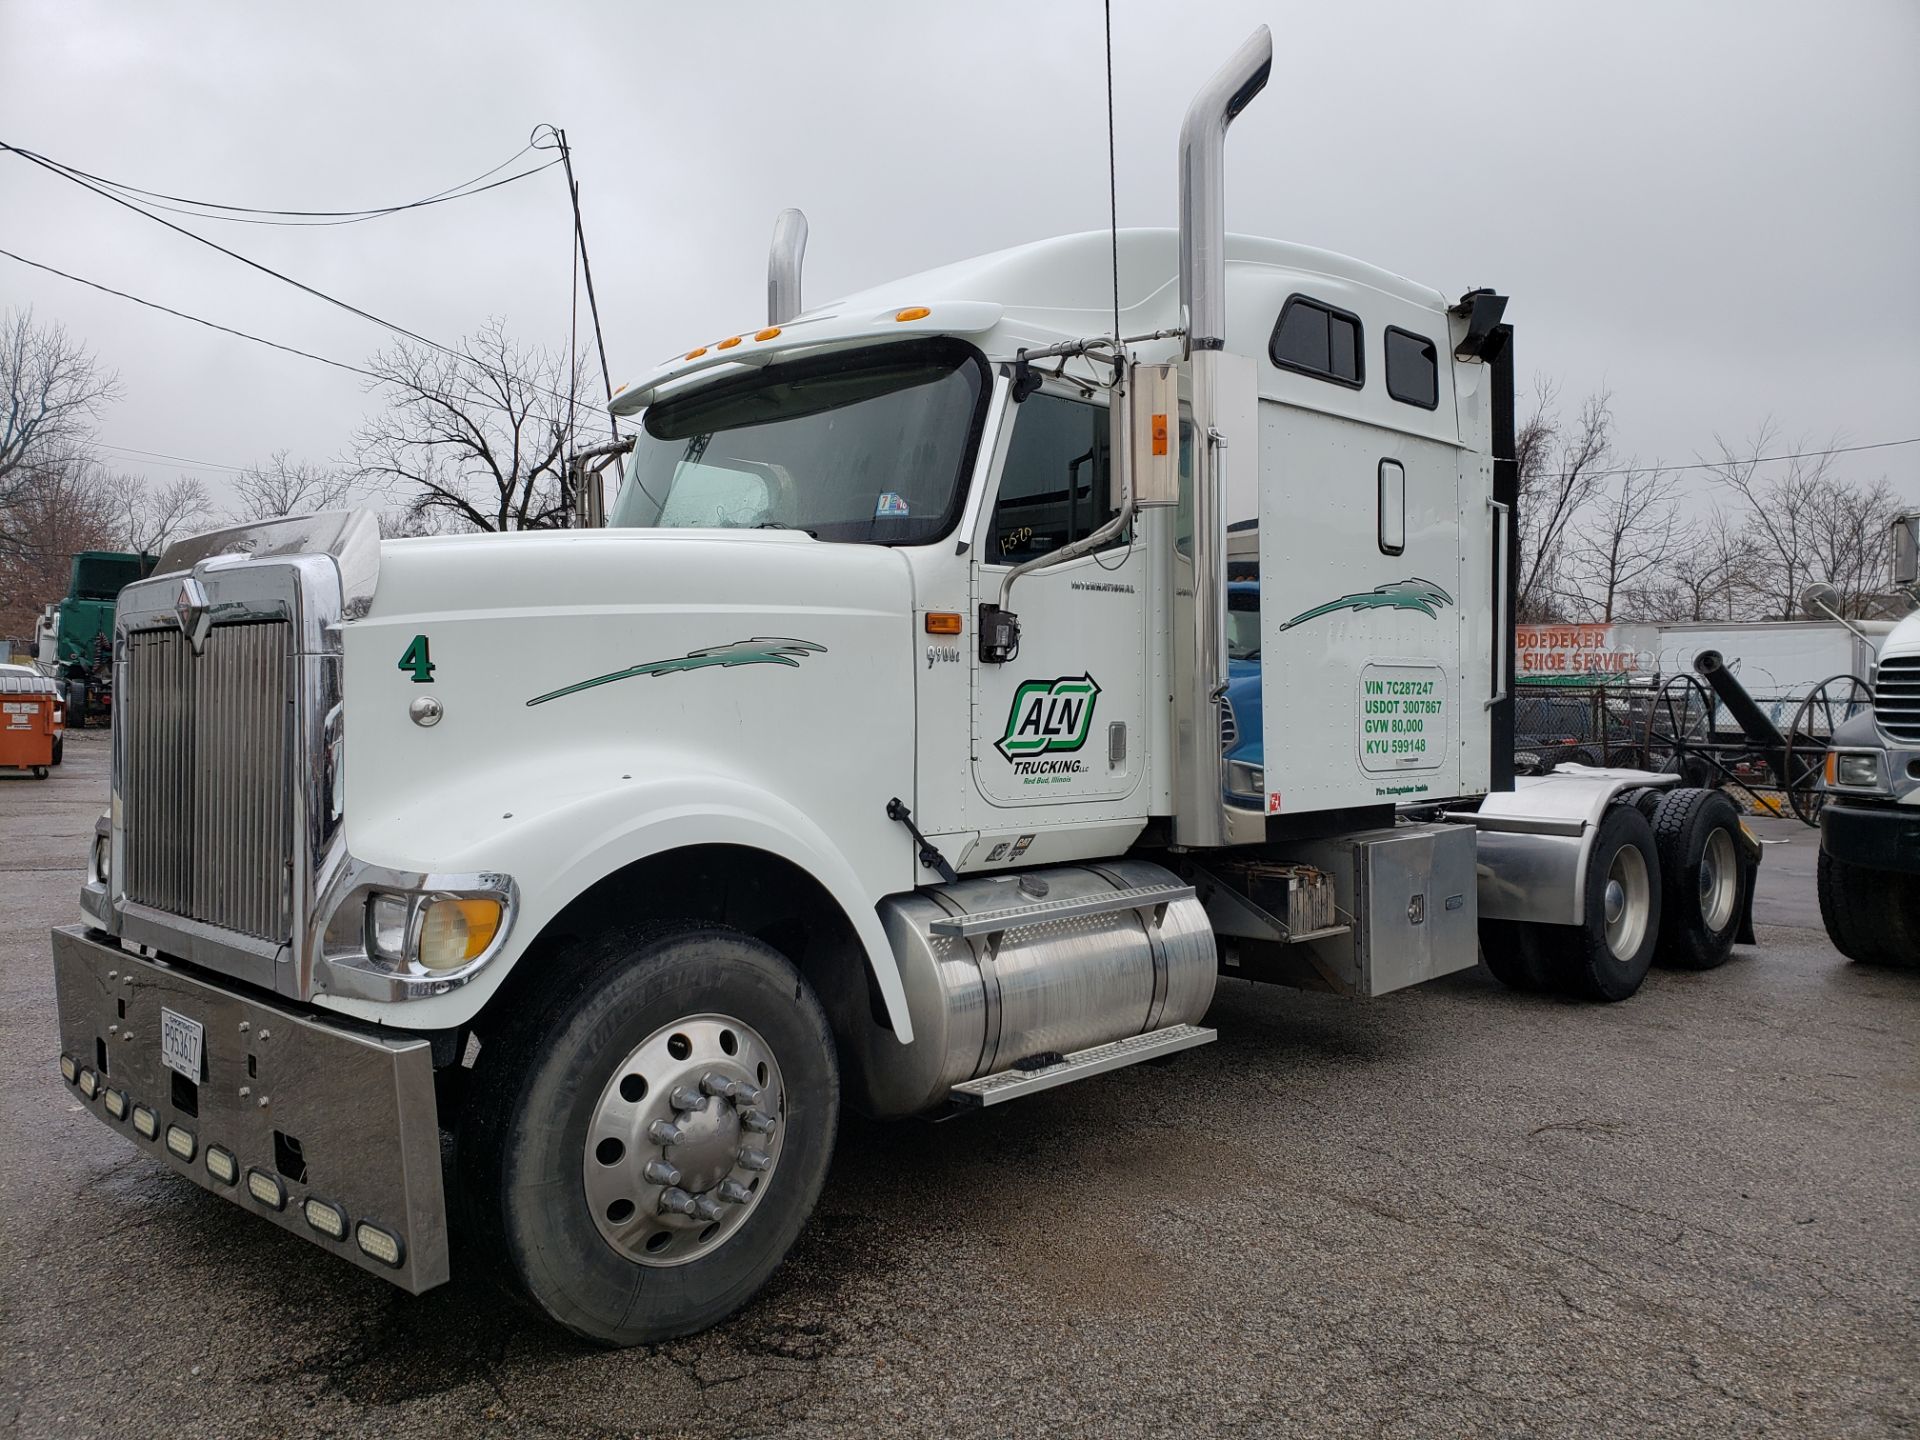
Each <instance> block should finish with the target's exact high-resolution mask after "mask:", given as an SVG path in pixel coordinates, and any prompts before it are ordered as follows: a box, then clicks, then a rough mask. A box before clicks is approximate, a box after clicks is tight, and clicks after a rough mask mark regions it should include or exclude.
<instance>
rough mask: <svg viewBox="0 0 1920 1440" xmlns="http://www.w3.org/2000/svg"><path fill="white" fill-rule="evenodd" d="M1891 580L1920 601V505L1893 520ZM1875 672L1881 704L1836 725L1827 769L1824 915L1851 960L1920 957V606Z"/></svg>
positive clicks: (1884, 644) (1891, 639)
mask: <svg viewBox="0 0 1920 1440" xmlns="http://www.w3.org/2000/svg"><path fill="white" fill-rule="evenodd" d="M1893 581H1894V585H1895V586H1896V587H1897V588H1898V589H1901V590H1904V591H1906V592H1907V593H1908V594H1909V595H1910V596H1912V597H1914V598H1915V599H1917V600H1920V514H1912V515H1902V516H1901V517H1900V518H1899V519H1898V520H1896V521H1895V522H1894V526H1893ZM1871 673H1872V675H1873V685H1872V689H1873V704H1872V706H1871V707H1869V708H1867V709H1865V710H1863V711H1862V712H1861V713H1859V714H1857V715H1854V716H1852V717H1851V718H1849V719H1846V720H1843V721H1841V722H1840V723H1839V724H1838V725H1836V726H1835V727H1834V731H1833V741H1832V745H1831V747H1830V748H1829V749H1828V751H1827V756H1826V765H1825V773H1824V774H1823V775H1822V777H1821V788H1822V789H1824V790H1825V791H1826V792H1827V801H1826V804H1825V805H1823V806H1822V807H1821V809H1820V872H1819V884H1820V916H1821V919H1822V920H1824V921H1825V922H1826V927H1827V934H1828V936H1829V937H1830V938H1831V939H1832V941H1833V943H1834V947H1835V948H1836V949H1837V950H1839V951H1840V953H1841V954H1843V955H1845V956H1847V957H1848V958H1850V959H1853V960H1862V961H1866V962H1868V963H1880V964H1892V965H1920V612H1916V613H1912V614H1909V615H1907V616H1906V617H1905V618H1904V619H1902V620H1901V621H1900V622H1899V623H1898V624H1896V625H1895V626H1894V627H1893V632H1892V633H1891V634H1890V635H1888V636H1887V637H1886V638H1885V639H1884V640H1883V641H1881V643H1880V656H1879V659H1878V661H1877V663H1876V664H1875V665H1874V667H1873V670H1872V672H1871Z"/></svg>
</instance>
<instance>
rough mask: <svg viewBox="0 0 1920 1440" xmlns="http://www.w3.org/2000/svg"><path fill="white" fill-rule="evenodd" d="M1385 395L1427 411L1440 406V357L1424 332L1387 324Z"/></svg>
mask: <svg viewBox="0 0 1920 1440" xmlns="http://www.w3.org/2000/svg"><path fill="white" fill-rule="evenodd" d="M1387 394H1389V395H1391V396H1392V397H1393V398H1394V399H1396V400H1398V401H1400V402H1401V403H1402V404H1406V405H1419V406H1421V407H1423V408H1425V409H1428V410H1436V409H1438V408H1439V406H1440V358H1439V353H1438V352H1437V351H1436V350H1435V349H1434V348H1433V342H1432V341H1431V340H1429V339H1427V337H1426V336H1424V335H1415V334H1414V333H1413V332H1412V331H1411V330H1402V329H1400V328H1399V327H1398V326H1395V325H1389V326H1388V327H1387Z"/></svg>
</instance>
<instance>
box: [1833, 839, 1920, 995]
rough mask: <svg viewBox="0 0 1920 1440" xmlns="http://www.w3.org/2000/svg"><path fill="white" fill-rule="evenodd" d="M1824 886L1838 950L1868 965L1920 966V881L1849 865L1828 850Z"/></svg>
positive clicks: (1849, 957) (1834, 945)
mask: <svg viewBox="0 0 1920 1440" xmlns="http://www.w3.org/2000/svg"><path fill="white" fill-rule="evenodd" d="M1819 888H1820V919H1821V920H1822V921H1823V922H1824V923H1825V925H1826V927H1827V938H1828V939H1830V940H1832V941H1833V948H1834V949H1836V950H1838V951H1839V952H1840V953H1841V954H1842V955H1844V956H1846V957H1847V958H1848V959H1849V960H1854V961H1858V962H1859V963H1861V964H1864V965H1903V966H1908V967H1912V966H1915V965H1920V880H1916V879H1915V877H1913V876H1911V875H1895V874H1891V873H1889V872H1887V871H1885V870H1869V869H1868V868H1867V867H1866V866H1864V865H1850V864H1848V863H1847V862H1846V861H1844V860H1836V859H1834V858H1833V856H1831V855H1829V854H1828V853H1827V852H1826V851H1825V850H1824V849H1823V850H1822V851H1821V852H1820V864H1819Z"/></svg>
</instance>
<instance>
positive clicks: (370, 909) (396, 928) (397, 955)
mask: <svg viewBox="0 0 1920 1440" xmlns="http://www.w3.org/2000/svg"><path fill="white" fill-rule="evenodd" d="M412 912H413V902H412V901H411V900H409V899H408V897H406V896H405V895H373V896H370V897H369V898H368V900H367V949H368V950H369V951H370V952H371V953H373V954H374V955H377V956H379V957H380V958H381V959H382V960H385V961H388V962H389V963H391V964H394V965H399V964H402V963H404V962H405V960H406V958H407V920H408V917H409V916H410V915H411V914H412Z"/></svg>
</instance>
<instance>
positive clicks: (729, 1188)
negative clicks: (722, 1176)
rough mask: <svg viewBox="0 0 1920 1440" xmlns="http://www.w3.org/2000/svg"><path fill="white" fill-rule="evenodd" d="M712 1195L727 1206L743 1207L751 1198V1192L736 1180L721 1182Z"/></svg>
mask: <svg viewBox="0 0 1920 1440" xmlns="http://www.w3.org/2000/svg"><path fill="white" fill-rule="evenodd" d="M714 1193H715V1194H717V1195H719V1197H720V1198H721V1199H722V1200H724V1201H726V1202H727V1204H729V1205H744V1204H746V1203H747V1201H749V1200H751V1199H752V1198H753V1192H752V1191H751V1190H749V1189H747V1187H746V1186H744V1185H742V1184H741V1183H740V1182H739V1181H738V1180H722V1181H721V1182H720V1188H719V1189H718V1190H717V1191H715V1192H714Z"/></svg>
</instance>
